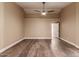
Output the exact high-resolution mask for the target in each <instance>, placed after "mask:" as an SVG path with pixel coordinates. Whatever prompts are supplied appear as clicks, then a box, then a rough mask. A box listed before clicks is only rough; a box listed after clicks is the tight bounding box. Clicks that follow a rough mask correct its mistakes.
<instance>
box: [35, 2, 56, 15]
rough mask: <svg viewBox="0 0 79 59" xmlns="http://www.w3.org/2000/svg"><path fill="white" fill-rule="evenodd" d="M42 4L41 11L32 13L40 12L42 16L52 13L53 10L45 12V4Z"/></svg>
mask: <svg viewBox="0 0 79 59" xmlns="http://www.w3.org/2000/svg"><path fill="white" fill-rule="evenodd" d="M42 4H43V8H42V11H39V10H34V11H35V12H40V13H41V14H42V15H46V14H47V13H50V12H54V10H49V11H47V10H46V9H45V4H46V2H42Z"/></svg>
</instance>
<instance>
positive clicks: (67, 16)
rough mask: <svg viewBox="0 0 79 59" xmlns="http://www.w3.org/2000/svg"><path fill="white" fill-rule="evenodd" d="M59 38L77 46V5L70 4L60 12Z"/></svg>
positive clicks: (78, 7) (78, 19)
mask: <svg viewBox="0 0 79 59" xmlns="http://www.w3.org/2000/svg"><path fill="white" fill-rule="evenodd" d="M60 37H61V38H63V39H65V40H67V41H69V42H71V43H74V44H76V45H78V46H79V3H72V4H70V5H68V6H66V7H65V8H64V9H63V10H62V12H61V23H60Z"/></svg>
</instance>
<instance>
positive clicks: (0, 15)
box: [0, 3, 4, 48]
mask: <svg viewBox="0 0 79 59" xmlns="http://www.w3.org/2000/svg"><path fill="white" fill-rule="evenodd" d="M3 22H4V20H3V3H0V48H2V46H3V24H4V23H3Z"/></svg>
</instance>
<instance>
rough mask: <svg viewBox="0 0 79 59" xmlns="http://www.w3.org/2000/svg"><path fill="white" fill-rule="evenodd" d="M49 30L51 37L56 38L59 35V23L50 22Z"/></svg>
mask: <svg viewBox="0 0 79 59" xmlns="http://www.w3.org/2000/svg"><path fill="white" fill-rule="evenodd" d="M51 30H52V38H56V37H57V38H58V37H59V23H52V24H51Z"/></svg>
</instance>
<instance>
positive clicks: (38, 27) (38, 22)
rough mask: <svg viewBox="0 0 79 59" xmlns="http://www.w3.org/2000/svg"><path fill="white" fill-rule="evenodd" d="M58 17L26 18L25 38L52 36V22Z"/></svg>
mask: <svg viewBox="0 0 79 59" xmlns="http://www.w3.org/2000/svg"><path fill="white" fill-rule="evenodd" d="M57 21H59V20H58V18H26V19H25V38H28V37H30V38H36V39H37V38H51V23H53V22H57Z"/></svg>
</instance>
